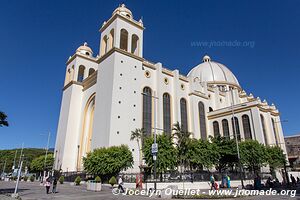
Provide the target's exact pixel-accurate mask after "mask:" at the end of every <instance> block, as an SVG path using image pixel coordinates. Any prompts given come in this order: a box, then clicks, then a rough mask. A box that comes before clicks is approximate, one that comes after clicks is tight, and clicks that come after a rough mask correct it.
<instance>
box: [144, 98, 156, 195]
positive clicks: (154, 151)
mask: <svg viewBox="0 0 300 200" xmlns="http://www.w3.org/2000/svg"><path fill="white" fill-rule="evenodd" d="M141 94H142V95H144V96H147V97H150V98H151V99H152V98H153V99H154V127H153V128H152V129H153V138H154V142H153V144H152V150H151V151H152V154H153V162H154V168H153V175H154V191H156V160H157V153H158V145H157V143H156V130H157V129H158V128H156V100H158V97H156V96H155V92H154V95H153V96H152V95H148V94H147V93H141ZM151 102H152V101H151Z"/></svg>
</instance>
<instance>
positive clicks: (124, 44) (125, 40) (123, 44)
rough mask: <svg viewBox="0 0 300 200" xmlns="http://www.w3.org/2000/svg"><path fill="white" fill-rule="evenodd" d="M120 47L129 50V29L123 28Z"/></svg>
mask: <svg viewBox="0 0 300 200" xmlns="http://www.w3.org/2000/svg"><path fill="white" fill-rule="evenodd" d="M120 49H123V50H125V51H128V31H127V30H125V29H121V37H120Z"/></svg>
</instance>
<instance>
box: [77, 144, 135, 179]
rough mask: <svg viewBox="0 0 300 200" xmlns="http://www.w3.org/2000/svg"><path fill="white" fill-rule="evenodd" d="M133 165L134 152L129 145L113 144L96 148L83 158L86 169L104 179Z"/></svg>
mask: <svg viewBox="0 0 300 200" xmlns="http://www.w3.org/2000/svg"><path fill="white" fill-rule="evenodd" d="M132 165H133V157H132V152H131V151H130V150H129V148H128V146H126V145H121V146H112V147H102V148H98V149H95V150H94V151H92V152H89V153H88V154H87V157H84V158H83V166H84V169H85V170H86V171H87V172H88V173H90V174H93V175H98V176H100V177H101V178H102V180H107V179H108V178H109V177H111V176H115V175H117V174H118V173H119V172H120V171H122V170H126V169H128V168H130V167H132Z"/></svg>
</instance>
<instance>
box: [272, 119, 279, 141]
mask: <svg viewBox="0 0 300 200" xmlns="http://www.w3.org/2000/svg"><path fill="white" fill-rule="evenodd" d="M272 127H273V132H274V137H275V142H276V145H277V146H278V135H277V126H276V124H275V120H274V119H273V118H272Z"/></svg>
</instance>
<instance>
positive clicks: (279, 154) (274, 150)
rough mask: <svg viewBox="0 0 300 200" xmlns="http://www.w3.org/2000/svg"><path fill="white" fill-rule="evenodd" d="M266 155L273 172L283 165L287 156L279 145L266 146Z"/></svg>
mask: <svg viewBox="0 0 300 200" xmlns="http://www.w3.org/2000/svg"><path fill="white" fill-rule="evenodd" d="M266 155H267V163H268V164H269V166H270V170H271V172H274V170H275V169H277V168H281V167H283V166H284V164H285V163H286V157H285V155H284V153H283V150H282V149H281V148H280V147H278V146H272V147H270V146H268V147H266Z"/></svg>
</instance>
